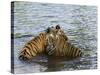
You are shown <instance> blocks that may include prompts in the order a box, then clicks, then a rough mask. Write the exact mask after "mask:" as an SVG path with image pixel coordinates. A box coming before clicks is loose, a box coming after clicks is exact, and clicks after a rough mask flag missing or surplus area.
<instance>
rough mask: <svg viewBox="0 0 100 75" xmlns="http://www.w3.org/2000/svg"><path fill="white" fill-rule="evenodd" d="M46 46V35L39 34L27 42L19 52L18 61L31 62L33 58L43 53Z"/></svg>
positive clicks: (43, 33)
mask: <svg viewBox="0 0 100 75" xmlns="http://www.w3.org/2000/svg"><path fill="white" fill-rule="evenodd" d="M45 46H46V33H45V32H41V33H40V34H39V35H38V36H36V37H35V38H33V39H32V40H30V41H28V42H27V43H26V44H25V46H24V47H23V48H22V50H21V51H20V52H19V59H20V60H24V61H26V60H31V59H32V58H33V57H34V56H36V55H38V54H41V53H44V50H45Z"/></svg>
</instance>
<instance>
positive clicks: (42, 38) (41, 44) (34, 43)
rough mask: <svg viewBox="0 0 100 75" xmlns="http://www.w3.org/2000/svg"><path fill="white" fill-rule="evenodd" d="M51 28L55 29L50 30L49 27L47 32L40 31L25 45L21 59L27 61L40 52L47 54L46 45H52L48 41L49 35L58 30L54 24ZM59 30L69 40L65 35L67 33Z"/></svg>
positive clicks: (20, 54)
mask: <svg viewBox="0 0 100 75" xmlns="http://www.w3.org/2000/svg"><path fill="white" fill-rule="evenodd" d="M51 28H52V30H53V31H49V28H47V29H46V30H45V32H42V33H40V34H39V35H38V36H37V37H35V38H33V39H32V40H30V41H28V42H27V43H26V44H25V45H24V47H23V48H22V50H21V51H20V52H19V59H20V60H24V61H26V60H31V59H32V58H33V57H35V56H36V55H38V54H42V53H44V54H45V53H46V47H47V46H48V45H49V46H50V44H49V43H47V41H48V37H49V35H51V36H52V34H51V33H54V34H56V33H55V32H56V31H57V30H56V31H55V28H54V27H53V26H52V27H51ZM56 29H59V25H57V26H56ZM54 31H55V32H54ZM48 32H50V33H48ZM59 32H61V33H62V36H63V37H65V39H66V40H68V38H67V37H66V36H65V33H64V32H63V31H62V30H59ZM49 40H52V39H49ZM52 43H53V42H52ZM49 46H48V47H49ZM50 47H51V46H50ZM50 49H52V48H50ZM46 54H47V53H46Z"/></svg>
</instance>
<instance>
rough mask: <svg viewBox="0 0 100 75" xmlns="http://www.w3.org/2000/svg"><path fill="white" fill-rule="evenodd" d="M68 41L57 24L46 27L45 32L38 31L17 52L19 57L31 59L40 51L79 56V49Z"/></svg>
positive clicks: (40, 52)
mask: <svg viewBox="0 0 100 75" xmlns="http://www.w3.org/2000/svg"><path fill="white" fill-rule="evenodd" d="M68 41H69V40H68V37H67V36H66V35H65V33H64V32H63V31H62V30H61V29H60V26H59V25H57V26H56V27H51V28H48V29H47V30H46V32H43V33H40V34H39V35H38V36H37V37H35V38H33V39H32V40H30V41H29V42H27V43H26V44H25V46H24V47H23V48H22V50H21V51H20V53H19V59H20V60H31V59H32V58H33V57H35V56H36V55H38V54H42V53H46V54H47V55H50V56H67V57H78V56H81V54H82V52H81V50H80V49H78V48H76V47H74V46H73V45H71V44H70V43H68Z"/></svg>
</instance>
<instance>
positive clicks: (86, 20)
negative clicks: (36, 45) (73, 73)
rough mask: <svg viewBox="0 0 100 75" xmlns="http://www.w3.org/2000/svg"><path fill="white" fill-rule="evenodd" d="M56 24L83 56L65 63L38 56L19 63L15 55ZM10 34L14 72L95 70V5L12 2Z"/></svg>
mask: <svg viewBox="0 0 100 75" xmlns="http://www.w3.org/2000/svg"><path fill="white" fill-rule="evenodd" d="M57 24H59V25H60V26H61V28H62V30H63V31H64V32H65V33H66V35H67V36H68V38H69V40H70V42H71V43H72V44H74V45H75V46H76V47H79V48H80V49H81V50H82V51H83V52H84V56H83V57H81V58H77V59H72V60H69V59H68V60H67V59H60V58H49V57H47V56H37V57H36V58H34V60H33V61H32V62H30V63H24V62H21V61H19V59H18V52H19V51H20V50H21V48H22V47H23V46H24V44H25V43H26V42H27V41H29V40H30V39H31V38H33V37H35V36H36V35H38V34H39V33H40V32H41V31H44V30H45V29H46V28H48V27H50V26H55V25H57ZM12 33H13V32H12ZM13 34H14V71H15V73H29V72H30V73H33V72H48V71H69V70H84V69H96V68H97V7H96V6H80V5H63V4H46V3H31V2H15V3H14V33H13Z"/></svg>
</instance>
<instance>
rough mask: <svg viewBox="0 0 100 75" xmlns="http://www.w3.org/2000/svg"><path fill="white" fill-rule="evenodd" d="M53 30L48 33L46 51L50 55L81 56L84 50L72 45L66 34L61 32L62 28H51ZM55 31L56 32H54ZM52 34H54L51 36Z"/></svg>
mask: <svg viewBox="0 0 100 75" xmlns="http://www.w3.org/2000/svg"><path fill="white" fill-rule="evenodd" d="M50 30H51V31H52V32H50V34H48V39H47V47H46V51H47V54H48V55H52V56H67V57H70V58H74V57H79V56H81V55H82V52H81V50H80V49H79V48H76V47H75V46H73V45H71V44H70V43H69V42H68V40H66V39H65V34H64V33H61V29H58V30H57V31H55V30H56V28H54V29H52V28H51V29H50ZM59 31H60V32H59ZM54 33H55V34H54ZM51 35H52V36H51Z"/></svg>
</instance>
